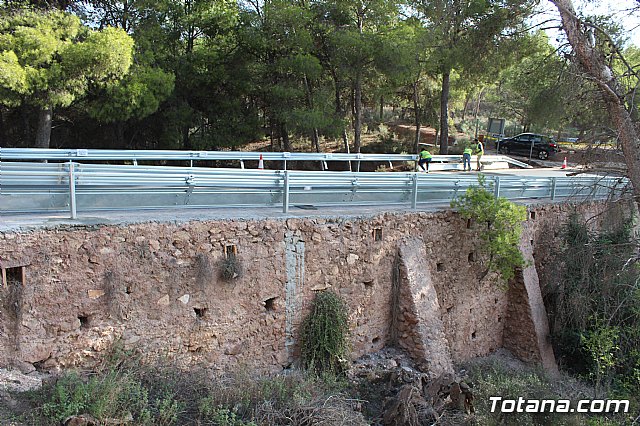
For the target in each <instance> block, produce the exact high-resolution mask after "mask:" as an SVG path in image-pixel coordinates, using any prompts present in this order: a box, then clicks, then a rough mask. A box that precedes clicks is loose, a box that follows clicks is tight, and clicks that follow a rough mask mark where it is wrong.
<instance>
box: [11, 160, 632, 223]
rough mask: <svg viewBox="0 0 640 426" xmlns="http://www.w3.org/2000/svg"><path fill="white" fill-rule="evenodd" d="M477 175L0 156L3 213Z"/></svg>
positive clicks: (461, 179) (395, 191) (578, 184)
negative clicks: (5, 158)
mask: <svg viewBox="0 0 640 426" xmlns="http://www.w3.org/2000/svg"><path fill="white" fill-rule="evenodd" d="M486 179H487V182H488V183H489V184H490V185H492V186H493V188H494V192H495V193H496V195H499V196H504V197H507V198H509V199H511V200H518V199H532V198H533V199H536V198H537V199H550V200H556V199H576V200H582V199H587V198H602V197H610V196H612V195H615V194H616V193H619V192H620V191H621V190H622V189H623V188H624V187H625V186H626V184H627V181H626V179H624V178H615V177H603V176H594V175H591V176H576V177H531V176H527V177H520V176H488V175H487V176H486ZM477 184H478V182H477V176H476V175H472V174H469V175H453V174H423V173H415V172H329V171H315V172H314V171H297V170H258V169H245V170H242V169H223V168H206V167H175V166H141V165H137V166H132V165H108V164H85V163H77V162H71V161H70V162H65V163H32V162H24V161H15V162H14V161H2V162H0V213H23V212H34V213H36V212H60V211H69V212H70V215H71V218H74V219H75V218H76V217H77V212H78V211H82V212H89V211H96V210H122V209H158V208H184V207H192V208H197V207H207V208H211V207H239V206H243V207H263V206H272V207H273V206H282V211H283V212H285V213H286V212H288V210H289V208H290V207H291V206H295V205H305V206H306V205H313V206H334V205H335V206H357V205H398V204H400V205H402V204H406V205H407V206H409V205H410V206H411V207H412V208H416V207H417V206H418V205H419V204H422V203H445V202H449V201H450V200H451V199H452V198H454V197H455V196H456V195H458V194H461V193H463V192H464V191H466V189H467V188H468V187H470V186H472V185H477Z"/></svg>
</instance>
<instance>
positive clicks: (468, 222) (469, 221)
mask: <svg viewBox="0 0 640 426" xmlns="http://www.w3.org/2000/svg"><path fill="white" fill-rule="evenodd" d="M469 228H471V219H467V229H469Z"/></svg>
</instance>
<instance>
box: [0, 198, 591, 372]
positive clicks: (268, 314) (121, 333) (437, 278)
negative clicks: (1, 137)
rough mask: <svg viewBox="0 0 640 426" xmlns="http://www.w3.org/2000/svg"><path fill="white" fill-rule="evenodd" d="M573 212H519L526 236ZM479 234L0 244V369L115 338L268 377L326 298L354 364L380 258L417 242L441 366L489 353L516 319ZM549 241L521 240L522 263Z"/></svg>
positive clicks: (375, 340)
mask: <svg viewBox="0 0 640 426" xmlns="http://www.w3.org/2000/svg"><path fill="white" fill-rule="evenodd" d="M574 208H575V207H574V206H569V205H564V206H560V205H552V206H537V207H535V208H532V209H531V211H532V212H534V213H535V218H532V219H530V220H529V221H528V222H527V224H526V226H527V227H528V228H530V232H531V235H534V237H532V239H533V240H536V239H538V238H539V237H540V236H539V234H536V233H537V232H542V231H540V230H544V229H548V228H553V227H554V226H559V224H560V223H562V221H563V220H564V218H566V217H567V215H568V214H569V213H570V212H571V211H572V210H573V209H574ZM578 209H579V210H580V211H581V212H582V214H585V215H595V214H597V213H599V212H600V210H601V209H602V206H601V205H599V204H592V205H587V206H581V207H578ZM478 226H479V225H478V224H474V223H468V222H467V221H466V220H464V219H462V218H460V216H459V215H457V214H456V213H454V212H451V211H440V212H415V213H406V214H379V215H373V216H367V217H355V216H354V217H341V218H340V217H308V218H289V219H282V220H274V219H265V220H232V221H228V220H226V221H202V222H188V223H182V224H169V223H144V224H136V225H128V226H113V225H105V226H92V227H66V228H60V227H58V228H53V229H44V228H43V229H39V230H37V231H28V232H27V231H25V232H13V233H0V267H1V268H2V270H4V271H5V275H6V279H5V280H4V281H5V285H4V286H3V287H2V289H1V290H0V297H1V300H2V303H1V308H0V367H2V366H9V365H17V366H18V367H20V368H21V369H23V370H32V369H34V368H39V369H57V368H67V367H73V366H90V365H91V364H92V363H94V362H96V361H97V360H99V359H100V358H101V357H102V356H103V355H104V354H105V353H106V352H107V351H108V350H109V348H110V347H112V345H114V343H115V342H121V343H122V344H123V345H124V346H125V347H127V348H137V349H140V350H141V351H142V353H143V354H144V355H145V356H147V357H150V358H153V357H168V358H171V359H175V360H176V361H177V362H179V363H180V364H182V365H184V366H189V365H193V364H200V365H203V364H204V365H209V366H211V367H212V368H214V369H220V370H222V369H227V368H231V367H238V366H244V367H248V368H254V369H259V370H270V371H276V370H280V369H282V368H285V367H287V366H289V365H291V364H292V363H293V362H295V360H296V359H297V347H296V340H297V330H298V325H299V324H300V322H301V320H302V318H303V315H304V314H305V312H306V311H307V307H308V306H309V304H310V302H311V300H312V298H313V295H314V293H315V292H316V291H319V290H323V289H328V288H331V289H332V290H334V291H336V292H337V293H339V294H340V295H342V296H343V297H344V298H345V300H346V301H347V304H348V306H349V309H350V323H351V324H350V325H351V330H352V334H351V341H352V346H353V352H352V354H353V357H354V358H355V357H358V356H361V355H363V354H366V353H369V352H373V351H376V350H379V349H381V348H382V347H384V346H385V344H387V343H388V342H389V339H390V337H391V330H390V327H391V326H390V325H391V323H392V317H391V316H392V288H393V285H392V280H393V275H394V272H393V270H394V262H395V261H396V257H397V255H398V250H399V246H400V242H401V241H402V240H403V239H406V238H408V237H411V238H413V239H418V240H420V241H422V244H423V247H421V249H420V253H422V254H421V257H423V258H421V259H419V260H418V261H417V262H414V264H415V263H417V265H416V267H418V268H424V273H423V274H418V275H416V276H418V277H419V276H423V277H428V278H429V281H430V283H429V286H431V287H432V288H433V289H435V294H432V296H433V298H432V299H433V300H436V302H437V303H436V304H435V305H434V306H438V308H437V309H438V312H435V313H433V312H432V313H430V314H429V315H427V316H426V317H425V318H430V319H429V321H433V320H437V319H438V318H439V321H436V322H438V323H439V324H441V325H442V330H443V332H444V335H445V337H446V342H447V344H448V346H449V347H448V350H449V353H450V354H451V358H452V361H454V362H459V361H464V360H466V359H469V358H471V357H475V356H479V355H484V354H487V353H489V352H491V351H493V350H495V349H497V348H500V347H502V346H503V342H504V341H505V337H504V333H505V330H507V331H508V330H509V325H508V324H507V322H509V323H512V324H518V326H519V325H521V324H525V323H524V322H527V321H528V322H529V323H530V322H531V315H530V313H526V312H524V311H522V310H518V309H511V310H510V308H509V306H510V305H509V303H510V301H511V302H513V300H515V299H514V298H513V297H510V296H509V294H508V293H507V292H506V291H505V290H504V286H500V285H498V284H497V282H496V276H495V275H493V274H488V275H485V274H484V273H485V261H486V259H484V258H483V256H482V254H481V252H480V246H479V245H480V241H479V239H478V238H477V229H478V228H477V227H478ZM549 238H550V239H549ZM555 238H557V234H556V235H554V236H552V237H549V236H548V235H545V236H544V238H542V240H544V241H545V246H546V247H538V245H537V244H536V241H533V246H534V248H533V255H534V257H536V256H537V255H540V256H541V258H543V257H544V256H543V252H544V251H546V250H547V248H548V247H550V246H547V245H548V244H550V242H553V241H554V240H555ZM234 259H235V261H234ZM536 263H537V257H536ZM225 268H226V270H227V271H228V272H229V271H230V272H231V274H230V276H231V278H229V279H225V278H224V277H223V271H224V269H225ZM22 272H24V277H23V278H22V276H21V275H20V274H21V273H22ZM481 278H482V279H481ZM407 294H414V295H419V294H421V291H420V290H419V289H418V290H417V291H412V292H409V293H407ZM436 296H437V298H436ZM430 297H431V296H430ZM430 300H431V299H430ZM423 305H424V306H427V305H429V304H427V303H422V302H421V303H414V304H413V305H412V306H418V307H420V306H423ZM512 307H513V306H512ZM434 309H435V308H434ZM417 314H418V315H423V314H424V313H420V312H418V313H417ZM521 314H522V315H521ZM525 325H526V324H525ZM417 334H418V335H428V333H424V332H423V331H418V332H417ZM513 340H514V339H512V342H511V343H512V344H513V345H515V346H517V344H518V339H517V338H515V342H514V341H513ZM526 344H529V341H528V342H527V343H526ZM424 347H429V345H428V344H427V345H426V346H424ZM424 347H421V348H419V350H421V351H423V352H424ZM439 347H441V345H440V346H439ZM536 351H537V350H536ZM536 351H534V352H536ZM418 352H419V351H418ZM416 353H417V352H416ZM533 359H535V357H533Z"/></svg>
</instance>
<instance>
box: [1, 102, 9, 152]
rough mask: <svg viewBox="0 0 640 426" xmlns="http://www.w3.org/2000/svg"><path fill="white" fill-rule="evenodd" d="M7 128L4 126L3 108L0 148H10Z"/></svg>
mask: <svg viewBox="0 0 640 426" xmlns="http://www.w3.org/2000/svg"><path fill="white" fill-rule="evenodd" d="M8 142H9V141H8V140H7V127H6V126H5V125H4V113H3V108H2V107H0V146H8V145H9V144H8Z"/></svg>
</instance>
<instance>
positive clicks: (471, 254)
mask: <svg viewBox="0 0 640 426" xmlns="http://www.w3.org/2000/svg"><path fill="white" fill-rule="evenodd" d="M468 259H469V262H475V260H476V254H475V253H474V252H471V253H469V256H468Z"/></svg>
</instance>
